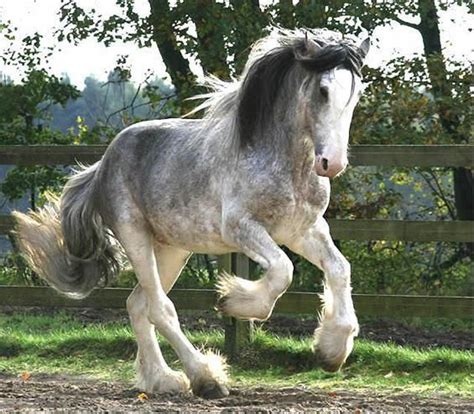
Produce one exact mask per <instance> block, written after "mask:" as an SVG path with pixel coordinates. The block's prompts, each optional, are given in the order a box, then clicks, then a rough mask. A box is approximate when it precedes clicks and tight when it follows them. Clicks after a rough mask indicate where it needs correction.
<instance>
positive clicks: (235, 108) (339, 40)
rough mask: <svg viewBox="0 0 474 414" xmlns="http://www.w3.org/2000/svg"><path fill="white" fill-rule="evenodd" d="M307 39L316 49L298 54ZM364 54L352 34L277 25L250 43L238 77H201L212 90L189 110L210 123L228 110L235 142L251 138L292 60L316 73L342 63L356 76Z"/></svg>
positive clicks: (269, 109)
mask: <svg viewBox="0 0 474 414" xmlns="http://www.w3.org/2000/svg"><path fill="white" fill-rule="evenodd" d="M307 39H310V40H312V41H314V42H315V43H316V44H317V45H318V46H319V47H320V49H319V50H318V51H317V53H315V54H313V55H311V56H305V57H302V54H301V52H304V50H305V48H306V43H307ZM364 56H365V55H364V52H363V51H362V50H361V49H360V48H359V47H358V46H357V44H356V43H355V40H354V39H352V38H347V37H346V38H343V37H342V35H341V34H340V33H337V32H333V31H329V30H324V29H313V30H311V29H308V30H304V31H303V30H297V31H296V30H295V31H293V30H283V29H276V30H274V31H273V32H272V33H271V34H270V35H268V36H267V37H265V38H263V39H261V40H259V41H258V42H256V43H255V44H254V45H253V47H252V50H251V52H250V56H249V59H248V62H247V64H246V66H245V68H244V71H243V73H242V76H241V77H240V78H239V79H237V80H234V81H231V82H224V81H221V80H219V79H217V78H216V77H212V76H211V77H208V78H206V79H205V82H204V85H205V86H207V87H208V88H210V89H211V92H210V93H207V94H203V95H198V96H196V97H195V98H196V99H200V98H205V99H206V100H205V101H204V102H203V103H202V104H200V105H199V106H197V107H196V108H195V109H194V110H193V111H192V113H196V112H198V111H201V110H205V111H206V112H205V116H204V119H205V120H206V121H208V122H212V123H215V122H219V120H220V119H221V118H222V117H224V116H225V115H228V114H229V113H230V112H232V113H233V114H234V120H233V128H234V129H235V131H234V132H235V138H236V139H237V140H238V146H239V147H245V146H248V145H251V144H252V138H253V135H254V133H255V132H256V131H257V130H259V129H264V128H265V127H266V125H267V123H268V121H269V119H271V117H272V115H273V109H274V103H275V101H276V98H277V97H278V96H279V94H280V93H281V91H282V85H283V84H284V81H285V79H286V78H287V76H288V74H289V73H290V71H291V69H292V68H293V67H294V66H295V65H298V64H300V65H302V66H303V67H304V68H306V69H307V70H309V71H314V72H318V73H322V72H325V71H327V70H331V69H333V68H335V67H338V66H342V67H344V68H346V69H348V70H350V71H351V72H352V73H353V74H355V75H357V76H360V71H361V68H362V64H363V59H364Z"/></svg>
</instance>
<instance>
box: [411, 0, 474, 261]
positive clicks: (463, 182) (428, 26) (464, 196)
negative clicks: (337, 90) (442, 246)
mask: <svg viewBox="0 0 474 414" xmlns="http://www.w3.org/2000/svg"><path fill="white" fill-rule="evenodd" d="M418 12H419V15H420V19H421V21H420V24H419V26H418V30H419V31H420V33H421V36H422V38H423V47H424V52H425V56H426V62H427V68H428V73H429V77H430V81H431V85H432V92H433V96H434V98H435V100H436V101H437V106H438V115H439V118H440V121H441V125H442V126H443V128H444V129H445V130H446V132H448V133H449V134H451V136H452V138H453V141H454V142H455V143H458V144H460V143H465V142H468V139H467V137H465V136H461V135H460V134H458V133H457V127H458V125H459V122H460V121H459V119H458V118H457V116H456V115H454V114H453V111H449V107H448V106H449V103H448V102H449V100H450V99H452V92H451V89H450V85H449V81H448V76H447V69H446V64H445V61H444V59H443V54H442V49H441V38H440V31H439V20H438V15H437V9H436V5H435V2H434V0H418ZM453 181H454V200H455V206H456V212H457V219H458V220H474V207H473V195H474V185H473V181H474V180H473V173H472V171H471V170H470V169H467V168H454V169H453ZM468 247H469V251H470V255H471V256H472V254H473V247H474V245H473V244H472V243H470V244H469V246H468Z"/></svg>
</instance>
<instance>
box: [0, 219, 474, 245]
mask: <svg viewBox="0 0 474 414" xmlns="http://www.w3.org/2000/svg"><path fill="white" fill-rule="evenodd" d="M328 222H329V227H330V228H331V235H332V237H333V238H334V239H336V240H402V241H417V242H429V241H446V242H474V221H408V220H403V221H402V220H362V219H357V220H342V219H329V220H328ZM14 225H15V224H14V220H13V217H11V216H8V215H0V234H7V233H8V232H10V231H12V230H13V228H14Z"/></svg>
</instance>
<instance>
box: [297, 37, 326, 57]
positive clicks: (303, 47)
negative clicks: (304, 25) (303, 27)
mask: <svg viewBox="0 0 474 414" xmlns="http://www.w3.org/2000/svg"><path fill="white" fill-rule="evenodd" d="M319 50H321V46H320V45H318V44H317V43H316V42H315V41H314V40H312V39H308V34H307V33H306V36H305V38H304V40H303V41H302V42H300V43H299V44H298V45H297V46H296V47H295V49H294V53H295V58H296V60H300V61H305V60H306V61H307V60H312V59H314V57H315V56H316V54H317V53H318V51H319Z"/></svg>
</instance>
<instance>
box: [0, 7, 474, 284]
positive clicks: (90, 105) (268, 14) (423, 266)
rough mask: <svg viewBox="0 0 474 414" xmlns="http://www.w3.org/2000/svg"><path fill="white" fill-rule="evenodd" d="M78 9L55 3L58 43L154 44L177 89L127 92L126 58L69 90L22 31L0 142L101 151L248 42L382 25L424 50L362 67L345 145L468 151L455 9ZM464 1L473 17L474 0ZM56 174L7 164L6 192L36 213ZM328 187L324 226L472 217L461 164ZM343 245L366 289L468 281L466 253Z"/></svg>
mask: <svg viewBox="0 0 474 414" xmlns="http://www.w3.org/2000/svg"><path fill="white" fill-rule="evenodd" d="M81 3H82V2H80V1H76V0H62V4H61V7H60V9H59V10H58V15H59V21H60V26H59V28H58V30H57V31H56V33H55V36H56V41H57V42H58V43H72V44H77V43H78V42H80V41H82V40H84V39H86V38H94V39H96V40H97V41H98V42H101V43H104V44H105V45H110V44H112V43H114V42H117V41H124V42H130V43H133V44H136V45H138V46H140V47H146V46H155V47H156V56H157V57H156V58H157V60H158V59H159V58H160V57H161V59H162V60H163V62H164V63H165V66H166V70H167V73H168V75H169V77H170V79H171V82H172V86H166V85H165V84H163V82H162V81H158V80H156V79H155V78H154V77H151V75H150V78H149V79H147V80H146V81H145V82H144V83H143V84H142V85H139V86H138V87H137V86H134V85H133V84H131V83H130V82H129V79H130V75H131V73H130V69H129V66H128V62H127V58H126V57H125V56H122V57H119V59H118V61H117V66H116V68H115V69H114V70H113V72H111V75H110V76H109V79H108V81H107V82H106V84H105V85H98V83H97V81H94V80H93V79H88V80H87V81H86V87H85V89H84V90H83V91H78V90H77V88H75V87H73V86H71V85H70V84H69V83H68V82H67V79H59V78H57V77H55V76H54V75H51V74H50V73H49V72H48V70H47V69H45V65H44V62H45V61H47V59H48V57H49V56H50V55H51V53H53V49H52V48H47V47H44V46H43V45H42V38H41V36H40V35H39V34H37V33H36V34H31V35H30V36H27V37H26V38H24V39H23V42H22V48H21V50H18V49H16V50H12V49H7V50H4V51H3V52H2V55H1V56H0V59H2V60H3V62H4V63H6V64H10V65H12V64H13V65H16V66H17V67H18V68H19V70H22V71H23V73H24V79H23V82H22V83H20V84H17V85H15V84H12V83H11V82H8V81H7V80H4V81H2V82H1V84H0V98H2V99H0V141H1V142H2V143H8V144H32V143H77V144H87V143H97V142H106V141H108V140H110V139H111V138H112V137H113V136H114V134H115V133H116V132H117V130H118V129H120V128H122V127H123V126H125V125H128V124H130V123H132V122H135V121H136V120H138V119H142V118H150V117H157V118H159V117H167V116H177V115H180V114H183V113H185V112H187V111H188V110H189V109H190V108H191V106H192V104H191V103H190V102H189V101H186V100H185V98H187V97H189V96H191V95H193V94H196V93H199V92H202V89H201V86H199V84H198V82H197V78H198V76H197V74H195V73H193V71H192V70H191V67H192V64H191V63H195V64H196V63H197V64H198V65H200V67H201V69H202V71H203V72H204V73H205V74H213V75H215V76H217V77H219V78H221V79H230V78H233V77H236V76H238V74H239V73H240V72H241V70H242V68H243V65H244V64H245V61H246V59H247V56H248V52H249V48H250V46H251V44H252V43H253V42H254V41H255V40H257V39H258V38H260V37H261V36H263V35H265V34H267V33H268V32H269V30H271V27H272V26H275V25H278V26H280V27H285V28H296V27H326V28H329V29H334V30H339V31H342V32H344V33H350V34H355V35H358V34H360V33H361V31H363V30H365V31H367V32H369V33H373V32H374V30H375V28H376V27H378V26H380V25H384V24H387V23H390V22H396V23H398V24H402V25H404V26H407V27H409V28H410V29H412V30H415V31H417V32H418V33H419V35H420V36H421V39H422V41H423V54H422V55H420V56H417V57H414V58H412V59H406V58H395V59H393V60H392V61H390V62H389V63H388V64H387V65H386V66H385V67H383V68H376V69H374V68H365V69H364V78H365V81H366V82H367V83H368V88H367V89H366V93H365V95H364V96H363V98H362V99H361V102H360V104H359V106H358V109H357V111H356V113H355V116H354V122H353V125H352V130H351V140H352V142H353V143H358V144H388V143H390V144H441V143H455V144H461V143H467V142H469V137H470V135H471V133H472V131H471V127H470V125H471V124H472V122H471V121H472V110H471V107H470V105H469V104H470V91H469V86H470V81H471V68H470V67H469V66H468V65H467V64H466V63H465V62H455V61H452V60H449V59H448V58H447V57H446V56H445V55H444V54H443V49H442V46H441V39H440V25H439V17H438V15H439V13H440V12H442V11H443V10H446V9H447V8H449V7H451V6H453V5H455V4H458V3H463V2H458V1H442V2H438V3H436V2H435V0H410V1H399V0H394V1H390V2H373V1H367V0H354V1H350V2H349V1H345V0H333V1H329V0H318V1H314V0H300V1H298V2H293V1H291V0H280V1H273V2H265V3H264V2H259V1H258V0H230V1H227V2H214V1H206V0H192V1H191V0H184V1H178V2H169V1H167V0H148V3H149V13H148V14H147V15H139V14H138V13H137V12H136V11H135V7H134V2H133V1H132V0H115V3H116V5H117V12H116V13H114V14H112V15H108V16H102V15H100V14H99V13H97V11H96V10H94V9H86V8H83V7H81ZM464 4H465V6H466V7H470V8H471V9H470V12H472V3H471V2H467V1H465V2H464ZM0 23H1V26H0V29H1V32H0V33H1V34H2V35H3V36H5V37H6V38H8V37H13V36H14V35H15V28H14V26H13V24H11V23H7V22H0ZM94 82H95V83H94ZM105 91H107V97H105V98H104V93H105ZM109 94H110V95H109ZM107 105H109V106H107ZM61 107H66V109H67V117H61V111H64V110H62V109H61ZM63 114H64V112H63ZM60 119H61V123H60V122H59V120H60ZM63 176H64V169H61V168H52V167H39V168H37V167H35V168H15V169H13V170H12V171H10V173H9V176H7V179H6V180H5V181H4V184H3V185H2V191H3V193H4V194H5V195H6V196H7V197H8V198H15V197H19V196H22V195H23V194H25V193H28V192H29V194H30V199H31V206H32V207H35V204H36V197H37V196H40V198H41V194H42V193H44V191H46V189H49V188H51V187H56V188H59V185H60V184H61V183H62V177H63ZM334 186H335V187H336V188H335V189H334V191H333V199H332V202H331V206H330V208H329V211H328V216H329V217H352V218H359V217H364V218H398V219H403V218H415V217H425V218H426V217H427V216H429V217H433V218H436V219H441V220H444V219H457V220H474V208H473V196H472V195H473V192H474V188H473V175H472V171H471V170H469V169H465V168H456V169H439V168H438V169H429V170H420V169H417V170H416V171H413V170H402V169H399V170H396V171H393V170H386V171H385V170H380V169H379V170H377V171H375V170H374V169H370V168H365V169H362V168H357V169H351V170H350V171H349V172H348V173H347V174H345V175H344V176H343V177H342V178H341V179H339V180H337V181H334ZM355 186H357V187H355ZM351 188H358V190H359V191H357V192H356V191H353V190H351ZM360 188H363V189H364V190H363V191H362V192H361V191H360ZM427 195H428V196H427ZM420 206H421V208H422V209H425V211H423V210H420ZM341 247H342V249H343V251H344V253H345V254H346V255H348V256H350V258H351V260H352V262H353V263H354V267H355V274H357V270H358V269H357V268H358V266H359V267H360V269H361V270H362V269H367V268H369V267H370V268H373V271H372V273H374V275H372V276H373V277H369V278H368V277H367V276H364V277H365V279H364V278H363V277H362V275H361V279H360V281H358V280H357V279H356V280H355V284H356V286H360V288H361V289H366V290H367V289H372V290H377V291H388V290H389V289H398V290H404V291H409V289H410V286H413V289H419V290H423V289H425V290H427V291H430V292H440V291H443V289H444V290H446V291H448V290H449V287H450V286H454V285H456V289H458V290H459V289H461V290H466V289H469V286H471V285H472V283H473V281H472V277H471V278H470V270H471V269H472V268H471V266H472V255H473V246H472V245H468V244H462V245H461V244H449V243H430V244H428V243H426V244H420V243H416V244H415V243H402V242H393V243H392V242H384V241H378V242H373V241H369V242H367V243H359V242H358V243H356V242H341ZM295 259H296V258H295ZM296 260H297V271H299V272H300V273H302V274H303V273H304V274H306V273H308V274H309V273H311V274H312V273H313V270H312V269H311V270H310V269H309V267H308V266H307V264H306V263H305V262H303V261H300V260H299V259H296ZM377 263H383V266H380V264H379V265H377ZM205 264H206V265H207V266H204V263H197V264H196V268H195V269H194V271H201V270H202V275H203V277H202V280H201V282H202V283H204V284H205V283H207V282H209V283H210V282H211V281H212V277H213V275H212V269H211V267H210V266H209V263H208V262H206V263H205ZM370 264H373V266H371V265H370ZM376 269H380V270H376ZM397 273H404V274H405V276H406V275H407V274H410V275H411V279H412V280H402V278H400V280H398V279H396V275H397ZM314 279H315V278H314V277H309V276H308V277H303V278H300V279H298V280H300V282H295V285H296V287H297V288H311V289H312V288H317V287H318V286H317V285H318V284H319V278H318V280H317V281H316V280H314ZM395 279H396V280H395ZM408 279H409V278H408ZM298 284H299V285H298Z"/></svg>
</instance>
